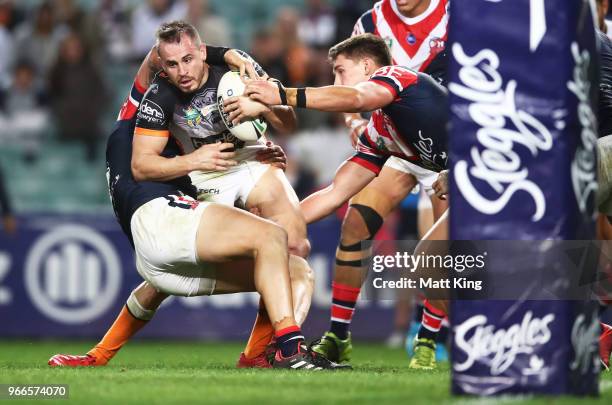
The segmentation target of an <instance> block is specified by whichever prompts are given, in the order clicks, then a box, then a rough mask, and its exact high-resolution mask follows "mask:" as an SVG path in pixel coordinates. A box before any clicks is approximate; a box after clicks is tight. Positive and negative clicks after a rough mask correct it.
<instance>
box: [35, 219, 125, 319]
mask: <svg viewBox="0 0 612 405" xmlns="http://www.w3.org/2000/svg"><path fill="white" fill-rule="evenodd" d="M120 284H121V269H120V264H119V259H118V257H117V254H116V253H115V250H114V248H113V247H112V245H111V244H110V243H109V242H108V241H107V240H106V239H104V237H102V236H101V235H100V234H99V233H97V232H95V231H94V230H93V229H91V228H89V227H86V226H82V225H63V226H60V227H58V228H56V229H54V230H53V231H51V232H48V233H47V234H45V235H43V236H42V237H41V238H39V239H38V240H37V241H36V243H35V244H34V246H33V247H32V249H31V250H30V252H29V255H28V258H27V261H26V266H25V285H26V289H27V291H28V293H29V295H30V298H31V299H32V302H33V303H34V305H35V306H36V307H37V308H38V310H39V311H40V312H42V313H43V314H45V315H47V316H48V317H50V318H52V319H53V320H55V321H58V322H62V323H83V322H87V321H90V320H93V319H95V318H97V317H98V316H100V315H102V314H103V313H104V312H105V311H106V310H107V309H108V308H109V306H110V305H112V303H113V301H114V300H115V298H116V296H117V293H118V292H119V288H120Z"/></svg>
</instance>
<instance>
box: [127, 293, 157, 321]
mask: <svg viewBox="0 0 612 405" xmlns="http://www.w3.org/2000/svg"><path fill="white" fill-rule="evenodd" d="M125 304H126V306H127V309H128V311H130V314H132V316H133V317H134V318H136V319H140V320H141V321H150V320H151V319H152V318H153V315H155V310H154V309H146V308H144V307H143V306H142V305H141V304H140V302H138V298H136V294H134V292H133V291H132V293H131V294H130V296H129V297H128V299H127V302H126V303H125Z"/></svg>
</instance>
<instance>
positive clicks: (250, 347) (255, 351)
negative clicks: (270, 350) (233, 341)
mask: <svg viewBox="0 0 612 405" xmlns="http://www.w3.org/2000/svg"><path fill="white" fill-rule="evenodd" d="M272 337H274V328H273V327H272V322H270V318H269V317H268V312H267V311H266V308H265V307H264V305H263V301H261V300H260V301H259V311H258V312H257V318H255V324H254V325H253V330H252V331H251V336H249V341H248V342H247V344H246V347H245V348H244V357H246V358H247V359H254V358H255V357H257V356H260V355H262V354H264V353H265V352H266V347H267V346H268V344H269V343H270V341H271V340H272Z"/></svg>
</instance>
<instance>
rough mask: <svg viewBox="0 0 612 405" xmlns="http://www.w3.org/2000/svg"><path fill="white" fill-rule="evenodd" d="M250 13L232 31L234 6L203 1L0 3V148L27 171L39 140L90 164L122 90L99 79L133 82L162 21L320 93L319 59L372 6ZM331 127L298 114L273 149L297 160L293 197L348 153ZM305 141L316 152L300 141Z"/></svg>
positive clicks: (316, 2) (349, 3) (330, 119)
mask: <svg viewBox="0 0 612 405" xmlns="http://www.w3.org/2000/svg"><path fill="white" fill-rule="evenodd" d="M236 3H238V2H236ZM246 3H247V2H245V4H246ZM256 3H257V4H255V3H254V4H252V5H251V6H252V7H251V8H245V12H244V13H243V15H241V18H243V19H244V20H245V21H246V20H247V19H249V18H250V19H251V20H252V21H251V23H250V24H240V23H239V24H236V21H229V20H228V19H227V18H226V17H224V13H223V12H222V11H223V9H224V7H230V6H232V7H235V6H236V4H229V3H225V2H214V4H213V2H210V1H208V0H142V1H135V0H88V1H83V0H82V1H78V0H50V1H36V0H30V1H23V0H19V1H18V0H0V143H1V144H2V145H9V144H10V145H11V146H12V147H17V148H19V151H20V153H22V156H23V159H24V161H26V162H29V163H32V164H35V163H36V161H37V159H38V158H39V157H40V154H41V149H42V148H44V144H45V142H46V141H47V140H52V141H56V142H71V143H79V144H82V145H83V148H84V150H85V153H84V156H85V159H86V161H89V162H94V161H96V159H99V158H100V157H101V156H102V151H103V144H104V140H105V136H106V132H107V130H108V128H110V127H111V125H112V121H113V118H112V117H113V114H114V112H115V111H117V110H118V109H119V107H120V106H119V105H118V104H117V100H120V99H121V98H122V97H124V95H125V94H127V91H128V89H129V83H127V82H123V83H115V82H114V81H113V80H112V79H109V75H108V71H109V70H111V69H115V70H117V69H123V71H125V72H128V73H127V75H128V77H130V75H133V74H134V73H135V71H136V69H137V66H138V65H139V64H140V61H141V60H142V58H143V57H144V55H145V54H146V53H147V52H148V50H149V49H150V48H151V46H152V45H153V43H154V33H155V30H156V29H157V27H158V26H159V25H160V23H162V22H163V21H168V20H174V19H185V20H187V21H189V22H191V23H192V24H194V25H195V26H196V27H197V28H198V30H199V31H200V33H201V35H202V38H203V39H204V41H205V42H206V43H209V44H212V45H223V46H230V47H239V48H241V49H244V50H246V51H247V52H249V53H250V54H251V55H252V56H253V57H254V58H255V60H256V61H258V62H259V63H260V64H261V65H262V66H263V67H264V68H265V70H266V71H267V72H268V73H269V74H270V75H271V76H273V77H277V78H278V79H280V80H281V81H283V82H284V83H286V84H287V85H291V86H304V85H325V84H330V83H332V81H333V78H332V76H331V69H330V66H329V64H328V63H327V49H328V48H329V47H330V46H331V45H333V44H334V43H336V42H337V41H339V40H342V39H344V38H346V37H348V36H350V33H351V31H352V28H353V25H354V23H355V21H356V20H357V19H358V18H359V16H360V15H361V14H362V13H363V11H365V10H366V9H368V8H369V7H371V6H372V4H373V2H372V1H367V0H366V1H360V0H344V1H341V0H336V1H333V6H332V4H330V2H328V1H326V0H302V1H299V0H296V1H293V2H281V1H275V0H262V1H258V2H256ZM287 3H290V4H293V5H294V6H288V5H286V4H287ZM213 6H216V8H215V7H213ZM249 10H255V11H256V12H255V11H253V12H249ZM239 22H240V21H239ZM245 27H246V28H245ZM245 29H248V31H249V32H248V33H246V35H245V32H242V31H244V30H245ZM240 38H242V39H243V40H240ZM245 38H246V40H244V39H245ZM115 104H117V105H115ZM340 123H341V119H339V117H338V116H337V115H333V114H324V113H318V112H310V111H308V112H306V111H300V112H299V125H300V126H299V128H300V133H298V134H295V135H293V136H291V137H288V138H287V139H281V140H277V142H280V143H282V144H283V145H284V146H286V149H287V152H288V153H289V154H291V155H292V157H298V156H299V157H300V158H299V159H294V160H293V161H294V162H296V165H292V166H291V167H290V168H289V175H290V177H292V178H294V179H295V185H296V187H297V188H298V189H299V190H298V191H299V193H300V194H301V195H303V194H304V193H305V192H307V191H310V190H311V189H312V188H313V187H315V185H316V184H317V183H323V182H325V181H328V180H329V179H330V178H331V176H332V175H333V170H334V169H335V168H336V167H337V165H338V164H339V163H340V162H341V161H342V160H343V159H344V158H345V157H346V156H347V154H349V153H350V143H349V142H348V139H347V136H346V133H345V130H344V129H343V128H342V127H341V125H340ZM304 131H305V132H304ZM305 136H306V137H309V138H312V137H316V138H317V139H319V140H320V142H321V143H318V142H319V141H317V145H313V142H312V141H306V140H302V141H300V138H301V137H305ZM323 144H324V145H326V148H320V145H323ZM329 146H331V147H329ZM304 156H307V158H305V157H304Z"/></svg>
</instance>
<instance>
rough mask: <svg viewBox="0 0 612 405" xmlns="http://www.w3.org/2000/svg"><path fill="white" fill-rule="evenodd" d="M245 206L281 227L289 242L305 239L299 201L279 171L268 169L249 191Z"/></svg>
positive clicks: (304, 225)
mask: <svg viewBox="0 0 612 405" xmlns="http://www.w3.org/2000/svg"><path fill="white" fill-rule="evenodd" d="M246 206H247V208H249V209H251V208H256V209H257V210H258V211H259V212H260V213H261V215H262V216H263V217H264V218H267V219H270V220H272V221H274V222H276V223H277V224H279V225H280V226H282V227H283V228H284V229H285V230H286V231H287V233H288V235H289V239H290V241H291V240H296V239H302V238H306V220H305V218H304V215H303V214H302V211H301V210H300V201H299V199H298V197H297V195H296V194H295V191H294V190H293V187H291V184H289V180H287V177H286V176H285V173H284V172H283V171H282V170H281V169H279V168H276V167H273V166H270V167H268V169H267V170H266V171H265V172H264V173H263V175H262V176H261V177H260V178H259V180H258V181H257V183H256V184H255V186H254V187H253V189H252V190H251V191H250V193H249V195H248V199H247V203H246Z"/></svg>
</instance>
